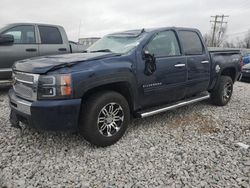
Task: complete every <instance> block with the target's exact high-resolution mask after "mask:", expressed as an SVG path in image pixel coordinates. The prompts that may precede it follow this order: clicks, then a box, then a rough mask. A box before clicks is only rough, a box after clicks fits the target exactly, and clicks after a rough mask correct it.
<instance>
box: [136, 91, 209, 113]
mask: <svg viewBox="0 0 250 188" xmlns="http://www.w3.org/2000/svg"><path fill="white" fill-rule="evenodd" d="M209 98H210V95H209V94H206V95H204V94H203V95H202V96H201V95H199V96H198V97H197V96H196V97H192V98H189V99H186V100H183V101H180V102H177V103H174V104H171V105H168V106H165V107H163V108H158V109H156V108H154V110H150V111H141V112H138V115H139V117H141V118H145V117H149V116H153V115H155V114H159V113H162V112H166V111H168V110H173V109H175V108H179V107H182V106H186V105H188V104H192V103H196V102H200V101H203V100H206V99H209Z"/></svg>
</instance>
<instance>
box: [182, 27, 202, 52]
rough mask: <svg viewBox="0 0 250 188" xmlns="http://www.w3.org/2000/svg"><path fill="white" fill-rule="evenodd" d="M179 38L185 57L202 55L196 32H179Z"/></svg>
mask: <svg viewBox="0 0 250 188" xmlns="http://www.w3.org/2000/svg"><path fill="white" fill-rule="evenodd" d="M179 36H180V40H181V42H182V45H183V49H184V52H185V54H186V55H201V54H203V45H202V43H201V39H200V37H199V35H198V34H197V33H196V32H192V31H179Z"/></svg>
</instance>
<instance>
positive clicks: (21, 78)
mask: <svg viewBox="0 0 250 188" xmlns="http://www.w3.org/2000/svg"><path fill="white" fill-rule="evenodd" d="M13 76H14V81H15V82H14V85H13V88H14V91H15V93H16V95H17V96H19V97H21V98H24V99H27V100H31V101H35V100H36V99H37V85H38V78H39V75H38V74H28V73H21V72H14V73H13Z"/></svg>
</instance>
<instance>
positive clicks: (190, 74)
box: [9, 27, 242, 147]
mask: <svg viewBox="0 0 250 188" xmlns="http://www.w3.org/2000/svg"><path fill="white" fill-rule="evenodd" d="M241 61H242V57H241V54H240V51H239V50H219V49H216V50H211V51H208V49H207V48H206V46H205V44H204V41H203V39H202V36H201V33H200V32H199V31H198V30H196V29H190V28H175V27H166V28H158V29H142V30H131V31H125V32H119V33H113V34H109V35H107V36H105V37H103V38H102V39H100V40H99V41H98V42H96V43H95V44H94V45H93V46H91V47H90V48H88V50H87V51H85V52H84V53H78V54H67V55H55V56H44V57H40V58H31V59H27V60H21V61H18V62H16V63H15V64H14V66H13V75H14V84H13V89H11V90H10V91H9V98H10V107H11V114H10V120H11V123H12V125H13V126H15V127H19V126H20V125H19V122H24V123H25V124H28V125H31V126H33V127H34V128H37V129H43V130H52V131H58V130H68V131H76V130H77V131H79V132H80V133H81V134H82V135H83V137H84V138H85V139H86V140H87V141H89V142H90V143H91V144H93V145H96V146H101V147H105V146H109V145H112V144H114V143H115V142H116V141H118V140H119V139H120V138H121V137H122V135H123V134H124V132H125V130H126V128H127V125H128V123H129V122H130V120H131V118H144V117H148V116H151V115H154V114H157V113H161V112H164V111H167V110H171V109H174V108H178V107H181V106H184V105H188V104H191V103H195V102H199V101H202V100H206V99H211V101H212V103H213V104H215V105H219V106H224V105H226V104H227V103H228V102H229V100H230V98H231V96H232V92H233V84H234V82H235V81H236V80H237V79H238V77H239V75H240V70H241V63H242V62H241Z"/></svg>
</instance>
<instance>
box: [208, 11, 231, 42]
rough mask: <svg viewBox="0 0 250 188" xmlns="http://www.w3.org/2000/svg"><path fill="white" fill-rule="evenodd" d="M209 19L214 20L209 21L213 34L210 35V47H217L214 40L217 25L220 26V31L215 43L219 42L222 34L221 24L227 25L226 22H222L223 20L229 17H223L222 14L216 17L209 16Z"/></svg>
mask: <svg viewBox="0 0 250 188" xmlns="http://www.w3.org/2000/svg"><path fill="white" fill-rule="evenodd" d="M211 17H212V18H214V20H213V21H210V22H212V23H213V34H212V41H211V46H213V47H217V44H216V39H215V36H216V29H217V24H220V29H219V33H218V38H217V41H220V38H221V35H222V33H223V31H222V29H223V24H227V22H224V18H228V17H229V16H225V15H224V14H223V15H216V16H211Z"/></svg>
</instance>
